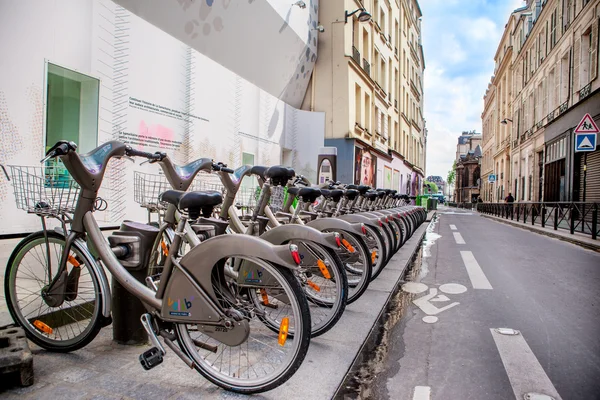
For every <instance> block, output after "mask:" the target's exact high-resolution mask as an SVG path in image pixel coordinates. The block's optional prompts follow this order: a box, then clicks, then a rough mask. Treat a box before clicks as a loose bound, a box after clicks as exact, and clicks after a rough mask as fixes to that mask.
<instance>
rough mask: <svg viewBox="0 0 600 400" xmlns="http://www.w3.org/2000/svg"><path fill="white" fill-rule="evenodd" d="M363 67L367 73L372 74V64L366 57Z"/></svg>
mask: <svg viewBox="0 0 600 400" xmlns="http://www.w3.org/2000/svg"><path fill="white" fill-rule="evenodd" d="M363 69H364V70H365V72H366V73H367V75H369V76H371V64H369V62H368V61H367V59H366V58H363Z"/></svg>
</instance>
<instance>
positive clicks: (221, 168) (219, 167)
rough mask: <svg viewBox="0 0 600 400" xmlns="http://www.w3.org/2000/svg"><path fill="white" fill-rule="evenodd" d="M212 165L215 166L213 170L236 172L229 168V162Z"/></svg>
mask: <svg viewBox="0 0 600 400" xmlns="http://www.w3.org/2000/svg"><path fill="white" fill-rule="evenodd" d="M212 167H213V170H215V171H221V172H226V173H228V174H233V173H234V172H235V171H234V170H232V169H231V168H227V164H223V163H222V162H218V163H216V164H214V163H213V166H212Z"/></svg>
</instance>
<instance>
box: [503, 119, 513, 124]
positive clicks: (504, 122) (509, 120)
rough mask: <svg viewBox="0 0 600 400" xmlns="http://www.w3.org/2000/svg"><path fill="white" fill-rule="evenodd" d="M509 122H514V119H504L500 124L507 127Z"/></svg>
mask: <svg viewBox="0 0 600 400" xmlns="http://www.w3.org/2000/svg"><path fill="white" fill-rule="evenodd" d="M509 122H513V120H512V119H510V118H504V119H503V120H502V121H500V123H501V124H502V125H506V124H507V123H509Z"/></svg>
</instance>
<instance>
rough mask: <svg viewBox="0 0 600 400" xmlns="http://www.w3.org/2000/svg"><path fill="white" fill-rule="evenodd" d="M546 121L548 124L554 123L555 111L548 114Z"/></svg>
mask: <svg viewBox="0 0 600 400" xmlns="http://www.w3.org/2000/svg"><path fill="white" fill-rule="evenodd" d="M546 119H547V120H548V123H550V122H552V121H554V111H552V112H551V113H550V114H548V117H546Z"/></svg>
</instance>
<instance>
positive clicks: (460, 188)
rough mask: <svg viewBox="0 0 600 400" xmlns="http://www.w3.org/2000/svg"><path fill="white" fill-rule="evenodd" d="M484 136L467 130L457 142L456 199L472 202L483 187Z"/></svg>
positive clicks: (461, 201)
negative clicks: (482, 145)
mask: <svg viewBox="0 0 600 400" xmlns="http://www.w3.org/2000/svg"><path fill="white" fill-rule="evenodd" d="M482 140H483V137H482V134H481V133H477V132H475V131H465V132H462V134H461V135H460V136H459V137H458V142H457V144H456V170H455V172H456V185H455V187H454V201H456V202H457V203H465V202H466V203H470V202H474V201H477V198H478V197H479V195H480V187H481V165H480V162H481V156H482V148H481V143H482Z"/></svg>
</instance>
